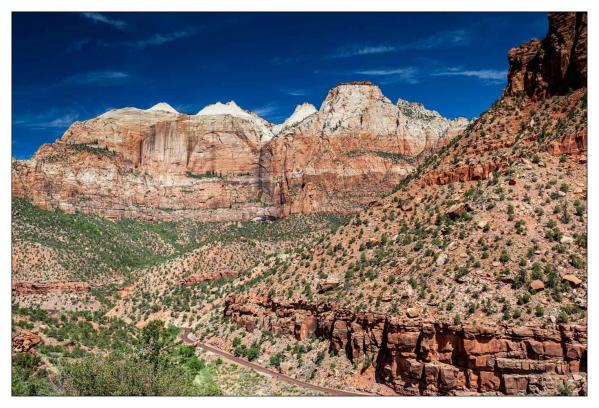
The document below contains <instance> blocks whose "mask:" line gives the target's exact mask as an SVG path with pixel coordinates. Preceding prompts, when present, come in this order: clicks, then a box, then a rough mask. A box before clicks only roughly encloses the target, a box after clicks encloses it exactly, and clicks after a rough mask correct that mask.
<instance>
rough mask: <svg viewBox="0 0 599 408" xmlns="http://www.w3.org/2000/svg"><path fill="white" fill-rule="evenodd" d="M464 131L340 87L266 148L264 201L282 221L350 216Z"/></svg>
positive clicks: (364, 88)
mask: <svg viewBox="0 0 599 408" xmlns="http://www.w3.org/2000/svg"><path fill="white" fill-rule="evenodd" d="M426 112H429V111H426ZM467 123H468V121H467V120H465V119H463V120H457V121H448V120H447V119H443V118H441V117H440V116H438V115H437V116H434V117H426V116H422V115H421V116H419V115H418V114H417V113H415V112H409V111H405V110H402V109H400V108H399V107H398V106H396V105H394V104H393V103H392V102H391V101H390V100H389V99H388V98H386V97H385V96H384V95H383V93H382V92H381V90H380V88H379V87H378V86H376V85H374V84H372V83H370V82H352V83H342V84H339V85H337V86H336V87H334V88H333V89H331V90H330V91H329V93H328V95H327V97H326V98H325V100H324V101H323V103H322V105H321V107H320V110H319V111H318V112H316V113H313V114H311V115H309V116H307V117H306V118H304V119H303V120H302V121H300V122H298V123H297V125H296V126H293V127H290V128H286V129H283V130H282V131H281V132H280V133H279V134H278V135H277V137H276V138H275V139H273V140H272V142H271V143H269V144H268V145H267V146H265V149H264V151H263V162H264V168H265V169H267V170H268V171H269V172H270V173H269V174H268V177H267V178H266V180H265V181H266V183H265V185H264V194H265V196H266V197H268V199H269V201H270V202H272V203H273V204H276V203H278V204H279V205H280V206H281V214H282V215H286V214H289V213H304V212H313V211H343V212H352V211H356V210H358V209H359V208H361V207H362V206H363V205H365V204H368V203H369V202H371V201H373V200H375V199H376V198H377V197H379V196H380V195H381V193H388V192H390V191H392V189H393V188H394V186H395V185H397V183H398V182H399V181H401V180H402V179H403V178H404V177H406V176H407V175H408V174H409V173H410V172H411V171H412V170H413V169H414V168H415V167H416V165H417V164H418V162H419V161H420V160H421V159H422V158H424V157H425V156H426V155H427V154H428V153H430V152H431V151H432V150H434V149H435V148H436V147H437V146H440V145H442V143H443V142H442V141H443V140H445V138H447V137H450V136H453V135H455V134H456V133H459V132H460V131H462V130H463V129H464V128H465V127H466V125H467Z"/></svg>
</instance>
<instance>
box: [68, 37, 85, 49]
mask: <svg viewBox="0 0 599 408" xmlns="http://www.w3.org/2000/svg"><path fill="white" fill-rule="evenodd" d="M89 43H91V40H90V39H89V38H81V39H78V40H75V41H73V42H72V43H71V45H69V46H68V48H67V51H68V52H77V51H81V49H82V48H83V47H84V46H86V45H87V44H89Z"/></svg>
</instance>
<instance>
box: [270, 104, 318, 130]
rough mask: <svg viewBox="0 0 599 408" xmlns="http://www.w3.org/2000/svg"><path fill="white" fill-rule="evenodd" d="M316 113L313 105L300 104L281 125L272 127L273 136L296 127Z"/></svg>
mask: <svg viewBox="0 0 599 408" xmlns="http://www.w3.org/2000/svg"><path fill="white" fill-rule="evenodd" d="M316 112H318V110H316V108H315V107H314V105H312V104H310V103H302V104H301V105H297V106H296V107H295V110H294V111H293V113H292V114H291V116H289V117H288V118H287V119H285V121H284V122H283V123H281V124H280V125H275V126H273V127H272V131H273V133H274V134H275V135H277V134H279V133H281V132H282V131H283V130H285V129H287V128H290V127H291V126H294V125H297V124H298V123H300V122H301V121H303V120H304V119H306V118H307V117H308V116H310V115H312V114H314V113H316Z"/></svg>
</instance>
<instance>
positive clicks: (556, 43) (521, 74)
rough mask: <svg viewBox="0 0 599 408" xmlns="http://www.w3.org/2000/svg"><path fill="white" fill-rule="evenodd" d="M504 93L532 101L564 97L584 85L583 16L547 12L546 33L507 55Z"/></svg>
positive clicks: (584, 39)
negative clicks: (508, 65)
mask: <svg viewBox="0 0 599 408" xmlns="http://www.w3.org/2000/svg"><path fill="white" fill-rule="evenodd" d="M508 59H509V62H510V71H509V74H508V86H507V88H506V91H505V92H506V94H508V95H512V96H513V95H517V94H520V93H524V94H526V95H527V96H530V97H535V98H539V99H542V98H545V97H548V96H552V95H558V94H564V93H566V92H568V91H569V90H571V89H578V88H581V87H583V86H586V83H587V14H586V13H549V32H548V34H547V36H546V37H545V39H543V40H542V41H539V40H532V41H530V42H528V43H526V44H523V45H521V46H520V47H518V48H514V49H512V50H510V52H509V54H508Z"/></svg>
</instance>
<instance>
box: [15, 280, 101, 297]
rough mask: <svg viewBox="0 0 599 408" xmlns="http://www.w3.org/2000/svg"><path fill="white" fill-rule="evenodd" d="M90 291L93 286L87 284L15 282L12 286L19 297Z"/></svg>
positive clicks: (72, 282)
mask: <svg viewBox="0 0 599 408" xmlns="http://www.w3.org/2000/svg"><path fill="white" fill-rule="evenodd" d="M90 290H91V285H90V284H89V283H87V282H74V281H67V282H46V283H38V282H13V284H12V291H13V292H14V293H15V294H19V295H32V294H44V293H51V292H58V293H73V292H89V291H90Z"/></svg>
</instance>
